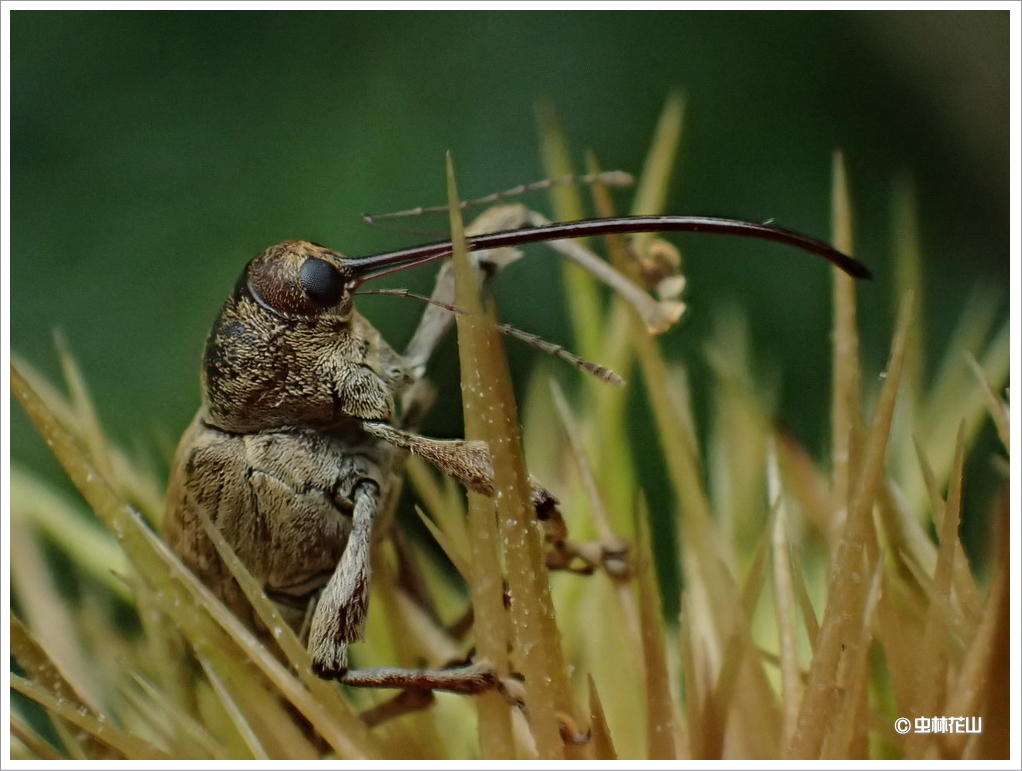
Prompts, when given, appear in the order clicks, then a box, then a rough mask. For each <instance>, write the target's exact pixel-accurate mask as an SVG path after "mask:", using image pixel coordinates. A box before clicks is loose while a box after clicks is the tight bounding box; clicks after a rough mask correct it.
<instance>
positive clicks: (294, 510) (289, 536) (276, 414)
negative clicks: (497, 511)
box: [165, 241, 554, 692]
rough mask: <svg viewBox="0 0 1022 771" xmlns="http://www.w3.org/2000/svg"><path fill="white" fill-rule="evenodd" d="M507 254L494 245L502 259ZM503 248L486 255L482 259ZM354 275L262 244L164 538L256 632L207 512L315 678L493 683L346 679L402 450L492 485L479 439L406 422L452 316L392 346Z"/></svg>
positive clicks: (184, 460)
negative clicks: (359, 307)
mask: <svg viewBox="0 0 1022 771" xmlns="http://www.w3.org/2000/svg"><path fill="white" fill-rule="evenodd" d="M508 252H509V250H506V249H505V250H501V255H503V257H502V259H503V260H504V261H505V262H506V261H507V260H508V259H511V257H509V256H508ZM476 258H477V259H479V260H487V259H488V258H487V256H486V254H485V253H483V254H477V255H476ZM500 259H501V257H498V256H493V258H492V261H491V262H487V263H486V264H487V266H488V267H487V269H486V270H488V271H489V272H491V273H492V272H493V271H494V266H495V265H496V266H497V267H499V264H502V263H500V262H499V260H500ZM483 272H484V269H482V268H481V269H480V275H482V273H483ZM356 285H357V282H356V277H355V276H354V274H353V272H352V270H351V269H350V267H349V266H348V264H347V263H346V261H345V258H343V257H342V256H341V255H339V254H337V253H336V252H333V251H331V250H329V249H326V248H324V247H320V246H317V245H315V244H311V243H308V242H304V241H288V242H284V243H281V244H277V245H275V246H272V247H270V248H269V249H267V250H266V251H265V252H263V253H262V254H260V255H259V256H257V257H256V258H255V259H253V260H252V261H251V262H250V263H249V265H248V266H247V267H246V269H245V271H244V273H243V274H242V276H241V278H240V279H239V281H238V283H237V285H236V287H235V289H234V292H233V294H232V295H231V296H230V298H229V299H228V300H227V302H226V304H225V305H224V307H223V309H222V310H221V312H220V314H219V316H218V317H217V319H216V322H215V323H214V325H213V329H212V331H211V332H210V335H209V338H208V340H207V342H206V348H205V355H204V357H203V370H202V391H203V401H202V406H201V408H200V409H199V412H198V414H197V415H196V417H195V419H194V421H193V422H192V424H191V426H190V427H189V429H188V431H187V432H186V433H185V435H184V436H183V437H182V439H181V443H180V445H179V447H178V450H177V455H176V458H175V461H174V466H173V469H172V471H171V477H170V484H169V486H168V491H167V515H166V519H165V531H166V537H167V541H168V543H169V544H170V546H171V548H173V549H174V551H175V552H176V553H177V554H178V555H180V557H181V558H182V560H183V561H184V562H185V564H186V565H188V567H189V568H191V569H192V570H193V571H194V572H195V573H196V574H197V575H198V576H199V577H200V578H201V579H202V580H203V582H204V583H205V584H206V585H207V586H209V587H210V589H212V590H213V592H214V593H215V594H217V595H218V596H219V597H220V598H221V599H222V600H223V601H224V603H225V604H226V605H227V606H228V607H229V608H230V609H231V610H232V611H234V613H235V614H237V615H238V616H239V617H240V618H242V619H243V620H244V621H245V622H246V623H247V624H248V625H249V626H250V627H251V628H252V629H254V630H256V631H257V632H260V633H263V634H265V632H266V630H265V629H262V628H261V625H260V623H259V620H258V619H257V618H256V617H255V614H254V611H253V610H252V608H251V607H250V605H249V602H248V600H247V599H246V598H245V596H244V594H243V592H242V591H241V588H240V587H239V586H238V584H237V583H236V581H235V580H234V578H233V577H232V576H231V575H230V572H229V571H228V569H227V567H226V566H225V565H224V564H223V562H222V561H221V559H220V557H219V555H218V553H217V551H216V549H215V547H214V546H213V544H212V542H211V541H210V539H209V538H208V537H207V535H206V533H205V531H204V528H203V520H204V518H205V517H208V519H209V520H210V521H211V522H212V523H213V524H214V525H215V526H216V527H217V528H218V529H219V530H220V532H221V533H222V534H223V535H224V537H225V539H226V540H227V542H228V543H229V544H230V545H231V547H232V548H233V549H234V551H235V552H236V553H237V555H238V556H239V557H240V558H241V560H242V562H244V564H245V565H246V567H247V569H248V570H249V572H250V573H252V575H253V576H254V577H255V578H256V579H257V580H258V581H259V582H260V584H261V585H262V586H263V588H264V590H265V592H266V593H267V595H268V596H269V597H270V598H271V599H273V600H274V601H275V602H276V603H277V604H278V606H279V607H280V609H281V612H282V614H283V615H284V617H285V618H286V619H287V621H288V623H289V624H291V626H293V627H294V628H295V629H296V630H297V631H301V632H302V633H303V634H305V635H307V637H308V647H309V652H310V655H311V657H312V662H313V667H314V669H315V670H316V672H317V673H318V674H320V675H321V676H323V677H329V678H341V679H344V680H345V681H347V682H353V683H355V684H359V685H400V686H414V687H426V688H433V687H437V688H447V689H449V690H459V691H469V692H471V691H476V690H480V689H481V688H486V687H490V686H491V685H492V684H493V682H494V681H493V677H492V673H491V672H490V671H489V670H488V668H486V667H467V668H463V669H462V670H460V671H459V670H454V671H453V672H455V675H452V674H451V673H443V674H442V675H441V674H437V675H436V676H435V677H431V676H430V674H431V673H429V672H421V671H418V670H414V671H408V670H389V669H388V670H386V671H385V672H384V674H383V675H379V676H366V675H365V673H351V676H349V673H348V666H347V646H348V644H349V643H351V642H353V641H355V640H358V639H359V638H360V637H361V636H362V631H363V627H364V623H365V616H366V610H367V602H368V594H369V592H368V589H369V577H370V560H369V551H370V544H371V535H372V528H373V522H374V519H375V517H376V513H377V511H378V510H381V509H383V508H384V507H385V506H386V505H387V503H388V497H389V496H390V495H392V494H393V492H394V491H395V490H396V485H395V484H394V483H393V475H394V473H395V465H396V463H397V461H398V458H399V456H400V455H401V454H403V453H405V452H413V453H416V454H419V455H421V456H422V457H424V458H426V459H427V460H428V461H429V462H431V463H433V464H434V465H435V466H436V467H437V468H439V469H440V470H442V471H443V472H444V473H446V474H448V475H450V476H452V477H453V478H455V479H456V480H458V481H460V482H461V483H462V484H464V485H465V486H467V487H469V488H471V489H475V490H479V491H481V492H486V493H489V494H492V475H493V472H492V467H491V465H490V459H489V452H488V450H487V449H486V448H485V446H484V445H483V444H482V443H480V442H465V441H460V440H446V441H441V440H434V439H428V438H426V437H421V436H418V435H417V434H414V433H412V432H410V431H408V430H406V429H405V428H403V427H402V420H401V418H402V416H401V414H399V413H400V402H401V399H400V397H401V396H402V395H403V394H405V393H406V391H407V390H408V388H409V386H410V385H411V384H412V383H413V382H414V381H416V380H418V379H419V378H420V377H421V375H422V372H423V370H424V367H425V361H426V359H427V358H428V356H429V354H430V352H431V351H432V349H433V347H434V346H435V345H436V342H437V341H438V340H439V338H440V337H441V336H442V335H443V333H444V332H445V331H446V330H447V329H448V328H449V327H450V318H449V316H450V314H449V313H446V312H440V313H438V312H437V310H436V308H433V307H432V306H431V309H432V312H427V313H426V314H425V316H424V319H423V322H422V324H420V327H419V329H418V331H417V333H416V335H415V336H414V337H413V340H412V342H411V343H410V345H409V350H408V351H407V352H406V353H405V355H404V356H401V355H398V354H397V353H396V352H395V351H394V350H393V349H392V348H391V347H390V346H389V345H387V343H386V342H385V341H384V340H383V339H382V338H381V337H380V335H379V333H378V332H377V331H376V330H375V329H374V328H373V327H372V326H371V325H370V324H369V323H368V322H367V321H366V320H365V319H364V318H363V317H362V316H361V315H359V314H358V312H357V311H355V309H354V307H353V304H352V292H353V290H354V287H355V286H356ZM452 291H453V284H452V283H451V281H450V276H449V272H448V271H441V278H440V280H439V281H438V289H437V293H438V294H439V295H441V296H443V297H446V296H447V295H448V294H449V293H451V292H452ZM534 497H535V500H536V505H537V509H538V510H539V511H541V512H546V511H549V510H550V508H551V507H552V506H553V504H554V499H553V497H552V496H550V494H549V493H547V492H546V491H545V490H543V488H542V487H540V486H539V485H536V486H535V492H534Z"/></svg>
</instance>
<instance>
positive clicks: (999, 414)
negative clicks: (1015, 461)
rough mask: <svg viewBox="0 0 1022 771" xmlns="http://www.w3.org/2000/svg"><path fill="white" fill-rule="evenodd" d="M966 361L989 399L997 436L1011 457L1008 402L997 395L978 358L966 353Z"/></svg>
mask: <svg viewBox="0 0 1022 771" xmlns="http://www.w3.org/2000/svg"><path fill="white" fill-rule="evenodd" d="M965 360H966V361H967V362H968V363H969V368H970V369H971V370H972V371H973V374H975V375H976V379H977V380H978V381H979V384H980V386H981V387H982V389H983V393H984V394H986V397H987V407H988V408H989V410H990V418H991V419H992V420H993V421H994V428H996V429H997V436H998V437H1000V439H1001V444H1003V445H1004V450H1005V452H1007V453H1008V454H1009V455H1010V454H1011V426H1010V425H1009V417H1008V404H1007V402H1004V401H1001V399H1000V398H998V396H997V394H996V393H994V387H993V385H992V384H991V382H990V380H989V379H988V378H987V375H986V372H984V371H983V368H982V367H980V366H979V362H978V361H976V357H975V356H973V355H972V354H971V353H970V352H968V351H966V352H965Z"/></svg>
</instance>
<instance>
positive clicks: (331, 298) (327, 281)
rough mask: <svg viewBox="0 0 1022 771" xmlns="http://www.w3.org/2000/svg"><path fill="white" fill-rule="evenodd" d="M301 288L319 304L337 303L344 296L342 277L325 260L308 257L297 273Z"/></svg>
mask: <svg viewBox="0 0 1022 771" xmlns="http://www.w3.org/2000/svg"><path fill="white" fill-rule="evenodd" d="M298 279H299V281H300V282H301V284H302V289H303V290H304V291H305V294H307V295H308V296H309V298H310V299H312V300H314V301H315V302H316V303H318V304H319V305H323V306H330V305H337V303H338V302H340V299H341V297H343V296H344V277H343V276H342V275H341V273H340V271H339V270H337V268H335V267H334V266H333V265H331V264H330V263H329V262H327V261H326V260H321V259H319V258H317V257H310V258H309V259H307V260H306V261H305V263H304V264H303V265H302V268H301V270H300V271H299V274H298Z"/></svg>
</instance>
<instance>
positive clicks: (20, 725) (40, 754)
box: [11, 712, 65, 760]
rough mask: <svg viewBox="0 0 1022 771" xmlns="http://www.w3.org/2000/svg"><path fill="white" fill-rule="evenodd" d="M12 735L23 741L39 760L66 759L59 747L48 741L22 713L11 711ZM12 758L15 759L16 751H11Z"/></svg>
mask: <svg viewBox="0 0 1022 771" xmlns="http://www.w3.org/2000/svg"><path fill="white" fill-rule="evenodd" d="M11 736H12V737H14V738H16V739H18V740H19V741H21V743H22V744H24V745H25V748H26V749H27V750H28V751H29V752H31V753H33V754H34V755H35V756H36V757H37V758H38V759H39V760H65V758H64V756H63V755H61V754H60V752H58V751H57V748H56V747H54V746H53V745H52V744H50V743H49V742H48V741H46V740H45V739H44V738H43V737H41V736H40V735H39V734H37V733H36V732H35V730H34V729H33V728H32V727H31V726H30V725H29V724H28V723H26V722H25V721H24V720H22V719H21V716H20V715H17V714H15V713H13V712H12V713H11ZM11 755H12V757H11V760H14V759H15V758H14V757H13V755H14V753H13V752H12V753H11Z"/></svg>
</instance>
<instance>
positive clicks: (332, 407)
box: [202, 241, 397, 432]
mask: <svg viewBox="0 0 1022 771" xmlns="http://www.w3.org/2000/svg"><path fill="white" fill-rule="evenodd" d="M355 276H356V272H355V271H354V270H353V269H352V268H351V267H349V266H347V264H346V261H345V259H344V258H343V257H342V256H341V255H340V254H338V253H337V252H334V251H331V250H330V249H327V248H325V247H322V246H318V245H316V244H313V243H309V242H308V241H285V242H283V243H280V244H276V245H274V246H271V247H270V248H269V249H267V250H266V251H264V252H262V253H261V254H259V255H257V256H256V257H255V258H254V259H252V261H251V262H249V263H248V265H247V266H246V267H245V270H244V272H243V273H242V274H241V277H240V278H239V279H238V283H237V284H236V286H235V288H234V292H233V293H232V294H231V296H230V297H229V298H228V300H227V302H226V303H225V304H224V306H223V308H222V309H221V311H220V315H219V316H218V317H217V320H216V322H215V323H214V325H213V329H212V330H211V332H210V334H209V338H208V339H207V341H206V350H205V355H204V357H203V370H202V384H203V392H204V397H205V403H206V413H207V420H209V421H210V422H211V423H213V424H214V425H216V426H218V427H220V428H223V429H225V430H228V431H238V432H248V431H258V430H264V429H269V428H276V427H280V426H288V425H303V426H329V425H334V424H336V423H338V422H339V421H343V420H344V419H345V418H346V417H359V418H363V419H366V418H381V417H383V418H385V417H387V416H388V415H389V414H390V411H391V410H392V409H393V404H392V400H391V397H390V395H389V393H388V392H387V388H388V386H389V385H390V383H389V380H392V379H395V378H396V377H397V376H394V377H391V375H390V374H389V371H388V370H387V367H385V366H382V365H380V364H379V363H378V359H379V350H378V349H379V343H378V337H379V336H378V334H377V333H376V332H375V330H373V329H372V328H371V327H370V326H369V325H368V324H367V323H366V322H365V321H364V320H363V319H362V318H361V317H360V316H359V315H358V314H357V313H356V312H355V309H354V304H353V302H352V294H353V293H354V290H355V287H356V286H357V281H356V279H355ZM380 372H382V374H380ZM356 397H357V398H356Z"/></svg>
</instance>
